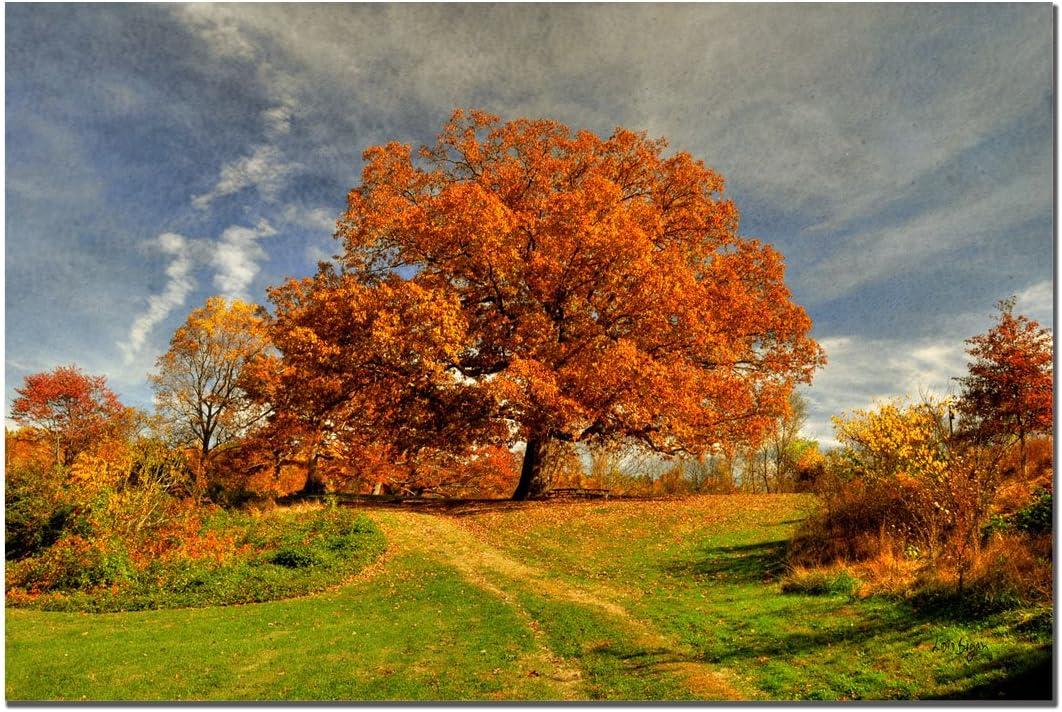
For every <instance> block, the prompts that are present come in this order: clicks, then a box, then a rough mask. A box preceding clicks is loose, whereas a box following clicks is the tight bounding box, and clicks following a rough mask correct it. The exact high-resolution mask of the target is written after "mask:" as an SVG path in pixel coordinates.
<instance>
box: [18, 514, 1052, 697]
mask: <svg viewBox="0 0 1062 712" xmlns="http://www.w3.org/2000/svg"><path fill="white" fill-rule="evenodd" d="M814 508H815V500H814V499H813V498H812V497H810V496H808V495H719V496H698V497H688V498H676V499H670V500H653V501H636V500H612V501H607V502H595V501H590V502H573V503H558V502H539V503H511V502H498V503H489V504H484V503H468V504H464V505H448V506H447V507H445V508H443V507H441V506H440V507H439V508H433V509H428V510H425V511H414V510H413V509H412V508H409V507H398V506H393V507H386V506H380V507H365V508H364V511H362V512H360V513H361V514H364V515H365V516H366V517H368V519H370V520H371V521H372V522H373V523H374V525H375V527H378V529H379V531H380V532H382V536H383V537H384V538H386V548H385V549H384V551H383V553H382V555H381V556H380V557H379V558H377V559H376V560H375V561H374V562H372V563H369V564H368V565H367V566H365V568H361V567H362V566H363V565H364V564H365V563H366V562H367V561H368V559H365V560H359V561H357V562H356V563H352V564H351V569H350V571H349V573H350V574H351V575H352V576H353V577H352V578H350V577H348V578H347V580H346V581H345V583H343V584H342V585H339V586H336V587H333V588H331V589H328V590H325V591H323V592H320V593H315V594H311V595H306V596H302V597H298V598H291V599H288V600H278V601H271V602H266V603H255V604H248V605H231V606H215V607H207V608H178V609H170V610H145V611H130V612H121V613H86V612H55V611H42V610H29V609H25V608H14V607H12V606H10V605H9V606H8V607H7V610H6V623H7V638H6V653H7V663H6V664H7V670H6V673H7V682H6V695H7V698H8V699H9V700H103V699H106V700H110V699H118V700H152V699H155V700H168V699H176V700H269V699H280V700H332V699H342V700H498V699H506V700H565V699H569V700H570V699H591V700H650V699H668V700H740V699H747V700H757V699H758V700H852V699H912V698H922V699H926V698H928V699H933V698H965V699H969V698H983V699H997V698H1010V699H1028V698H1036V699H1046V698H1050V696H1051V640H1052V617H1051V611H1050V609H1049V608H1023V609H1010V610H1008V611H1006V612H1003V613H999V614H995V615H990V616H979V617H976V618H970V619H964V618H962V617H957V616H956V614H955V613H954V612H952V613H951V614H945V613H941V612H939V611H936V610H934V609H933V608H932V607H928V606H925V605H922V606H916V605H915V604H914V603H912V602H910V601H905V600H902V599H899V598H888V597H882V596H869V597H864V598H860V597H858V596H853V595H851V594H850V593H847V592H844V591H843V590H836V591H834V592H829V591H830V590H831V589H829V588H828V587H827V589H826V591H827V592H826V593H822V594H816V595H812V594H809V593H786V592H783V585H782V579H783V575H784V573H785V564H784V556H785V548H786V544H787V541H788V539H789V538H790V537H791V535H792V534H793V532H794V530H795V528H796V527H797V526H798V525H799V524H800V522H801V521H802V520H803V519H804V518H805V517H806V516H807V515H808V514H809V513H810V512H811V511H813V509H814ZM311 568H312V567H311Z"/></svg>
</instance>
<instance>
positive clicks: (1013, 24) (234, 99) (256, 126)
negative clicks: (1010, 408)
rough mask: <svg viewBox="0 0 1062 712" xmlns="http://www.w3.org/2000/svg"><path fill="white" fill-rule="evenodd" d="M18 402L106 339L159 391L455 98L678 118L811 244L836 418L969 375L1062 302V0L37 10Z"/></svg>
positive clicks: (763, 233)
mask: <svg viewBox="0 0 1062 712" xmlns="http://www.w3.org/2000/svg"><path fill="white" fill-rule="evenodd" d="M5 12H6V20H5V21H6V66H7V73H6V106H7V110H6V136H5V138H6V156H7V159H6V162H7V165H6V176H7V179H6V208H7V211H6V224H5V226H6V242H5V244H6V248H5V250H6V252H5V255H6V260H7V271H6V303H7V309H6V344H7V346H6V351H7V352H6V360H5V366H6V368H5V372H6V389H7V390H6V395H7V399H8V403H10V400H11V397H12V394H13V389H14V388H15V387H17V386H18V385H19V384H20V383H21V380H22V378H23V377H24V376H25V375H26V374H28V373H32V372H36V371H40V370H45V369H50V368H52V367H54V366H56V365H59V364H63V363H69V362H76V363H78V364H80V365H82V366H83V367H84V368H86V369H87V370H89V371H91V372H95V373H103V374H105V375H107V377H108V379H109V382H110V383H111V385H112V387H114V388H115V390H117V391H118V392H119V394H120V395H121V396H122V397H123V399H124V400H125V401H126V402H127V403H130V404H135V405H141V406H147V405H149V404H150V399H151V393H150V389H149V388H148V386H147V381H146V374H147V372H148V371H149V370H150V369H151V367H152V364H153V362H154V360H155V359H156V358H157V357H158V355H159V354H160V353H161V352H162V351H163V350H164V349H165V347H166V343H167V341H168V339H169V336H170V334H171V333H172V332H173V329H174V328H175V327H176V326H177V325H178V324H179V323H180V322H181V321H182V320H183V319H184V317H185V316H187V314H188V312H189V311H190V310H191V309H193V308H195V307H196V306H198V305H199V304H201V303H202V302H203V300H204V299H205V298H206V297H207V296H209V295H211V294H216V293H220V294H227V295H230V296H242V297H245V298H250V299H252V300H255V301H260V302H261V301H264V299H265V287H266V286H267V285H270V284H276V283H278V282H279V281H280V280H282V279H283V278H284V277H285V276H287V275H295V276H302V275H306V274H309V273H311V272H312V271H313V268H314V264H315V263H316V261H317V260H318V259H320V258H322V257H325V256H327V255H329V254H331V253H333V252H335V251H336V247H335V245H334V244H333V241H332V239H331V232H332V225H333V222H334V219H335V217H336V216H337V215H338V214H339V212H340V211H341V210H342V208H343V205H344V201H345V195H346V192H347V190H348V189H349V188H351V187H352V186H354V185H355V184H356V183H357V178H358V175H359V172H360V168H361V159H360V156H361V152H362V150H363V149H364V148H365V147H367V146H370V145H374V144H378V143H382V142H385V141H388V140H391V139H398V140H401V141H406V142H411V143H414V144H420V143H423V142H426V141H428V140H430V139H431V138H432V137H433V135H434V133H435V132H436V131H437V130H438V128H439V127H440V125H441V124H442V123H443V121H444V120H445V119H446V118H447V117H448V115H449V114H450V112H451V111H452V110H453V108H455V107H458V106H460V107H479V108H484V109H487V110H490V111H492V112H494V113H498V114H501V115H502V116H504V117H509V118H511V117H516V116H545V117H549V118H555V119H558V120H560V121H563V122H565V123H567V124H569V125H571V126H573V127H578V128H588V129H591V130H594V131H597V132H599V133H602V134H607V133H609V132H610V131H611V129H612V128H613V127H615V126H617V125H622V126H625V127H628V128H633V129H646V130H648V131H649V132H650V134H653V135H663V136H666V137H668V139H669V140H670V142H671V146H672V147H673V148H674V149H676V150H686V151H689V152H691V153H693V154H694V155H695V156H698V157H701V158H704V159H705V160H706V161H707V162H708V164H709V165H711V166H712V167H714V168H715V169H716V170H718V171H720V172H721V173H722V174H723V175H724V176H725V177H726V178H727V180H728V186H727V192H728V194H729V195H730V197H731V198H732V199H733V200H734V201H735V202H736V204H737V205H738V207H739V209H740V210H741V212H742V232H743V233H744V234H746V235H748V236H754V237H758V238H761V239H764V240H767V241H769V242H771V243H773V244H774V245H776V246H777V247H778V248H779V249H780V250H781V251H782V252H783V253H784V254H785V255H786V257H787V263H788V266H789V267H788V278H787V281H788V283H789V284H790V286H791V287H792V289H793V291H794V293H795V296H796V298H797V300H798V301H799V302H800V303H802V304H803V305H805V306H806V307H807V309H808V311H809V312H810V314H811V316H812V318H813V319H814V321H815V332H814V333H815V335H816V337H817V338H818V339H819V340H820V342H821V343H822V344H823V345H824V346H825V347H826V350H827V353H828V356H829V358H830V364H829V366H827V367H826V369H825V370H824V371H822V372H821V373H820V374H819V376H818V378H817V379H816V382H815V384H814V385H813V386H812V387H811V388H809V389H807V391H806V395H807V397H808V399H809V402H810V405H811V419H810V422H809V425H808V432H809V433H810V434H812V435H814V436H817V437H820V438H823V439H828V437H829V434H830V427H829V423H828V420H829V416H830V415H832V414H834V413H837V412H839V411H842V410H846V409H850V408H857V407H863V406H865V405H867V404H868V403H870V402H871V401H872V400H873V399H875V398H880V397H886V396H890V395H894V394H898V393H903V392H909V393H914V394H917V392H918V390H920V389H921V390H934V391H938V392H941V391H944V390H946V389H947V388H948V387H949V385H948V384H949V379H950V378H951V377H952V376H954V375H958V374H960V373H961V372H962V371H963V369H964V364H965V359H964V355H963V344H962V341H963V339H964V338H966V337H969V336H972V335H973V334H976V333H979V332H981V331H983V330H984V329H985V328H986V327H987V326H988V325H989V323H990V319H991V314H992V310H993V305H994V303H995V302H996V300H998V299H1000V298H1002V297H1005V296H1007V295H1010V294H1016V295H1018V296H1019V310H1021V311H1023V312H1025V313H1027V314H1029V315H1031V316H1033V317H1034V318H1037V319H1039V320H1041V321H1042V322H1044V323H1045V324H1050V323H1051V321H1052V317H1053V309H1052V305H1053V300H1052V264H1053V249H1052V229H1053V227H1052V226H1053V219H1054V215H1053V184H1052V176H1053V167H1052V161H1053V155H1054V145H1053V125H1054V110H1055V108H1054V107H1055V96H1054V89H1053V81H1054V77H1053V46H1052V41H1053V37H1052V28H1053V23H1054V19H1053V14H1052V13H1053V10H1052V7H1051V6H1050V5H1048V4H1036V5H1032V4H1026V5H961V4H949V5H918V6H915V5H899V4H897V5H822V6H813V5H594V6H588V5H552V6H539V5H474V6H468V5H463V6H445V5H406V4H399V5H356V6H352V5H300V6H291V5H144V6H141V5H121V6H114V5H76V6H75V5H58V4H48V5H18V4H15V5H8V6H7V7H6V11H5Z"/></svg>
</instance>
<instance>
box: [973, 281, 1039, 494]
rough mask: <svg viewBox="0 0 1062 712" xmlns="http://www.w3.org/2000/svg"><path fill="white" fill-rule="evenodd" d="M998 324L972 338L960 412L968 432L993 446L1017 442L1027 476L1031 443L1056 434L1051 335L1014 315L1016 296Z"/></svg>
mask: <svg viewBox="0 0 1062 712" xmlns="http://www.w3.org/2000/svg"><path fill="white" fill-rule="evenodd" d="M997 306H998V308H999V317H998V319H997V321H996V324H995V326H993V327H992V328H991V329H989V330H988V331H987V332H985V333H984V334H981V335H979V336H975V337H973V338H971V339H968V340H967V342H966V343H967V344H968V347H969V348H968V349H967V353H968V354H969V355H970V358H971V361H970V363H969V367H968V368H969V375H967V376H965V377H962V378H960V379H958V380H959V382H960V383H961V385H962V394H961V398H960V400H959V411H960V413H962V415H963V416H964V421H965V426H964V430H965V431H966V432H967V433H969V434H971V435H973V436H975V437H977V438H979V439H982V440H984V441H987V442H998V441H1000V440H1009V441H1010V442H1014V440H1015V439H1016V440H1017V441H1018V445H1019V451H1020V458H1021V474H1022V476H1023V477H1024V476H1025V471H1026V453H1025V444H1026V439H1027V438H1028V437H1029V436H1030V435H1033V434H1039V433H1050V432H1051V429H1052V426H1053V423H1054V416H1053V410H1052V407H1053V400H1052V391H1053V386H1054V373H1053V365H1052V364H1053V357H1052V338H1051V334H1050V333H1049V332H1048V331H1047V330H1046V329H1044V328H1042V327H1041V326H1040V324H1038V323H1037V322H1036V321H1034V320H1032V319H1029V318H1028V317H1026V316H1022V315H1015V314H1014V298H1010V299H1005V300H1002V301H1000V302H999V303H998V305H997Z"/></svg>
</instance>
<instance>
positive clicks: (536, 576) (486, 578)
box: [372, 511, 742, 700]
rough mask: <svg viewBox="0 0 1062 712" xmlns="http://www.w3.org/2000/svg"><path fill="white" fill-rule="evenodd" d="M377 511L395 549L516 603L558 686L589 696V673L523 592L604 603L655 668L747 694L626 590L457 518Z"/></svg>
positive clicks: (710, 688) (718, 690)
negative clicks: (543, 564)
mask: <svg viewBox="0 0 1062 712" xmlns="http://www.w3.org/2000/svg"><path fill="white" fill-rule="evenodd" d="M372 516H373V517H374V518H375V519H376V520H377V521H378V522H379V524H380V526H381V527H382V528H383V529H384V533H385V534H386V535H387V539H388V547H389V548H390V547H394V548H395V549H396V553H401V552H402V551H410V552H418V553H426V554H428V555H431V556H434V557H437V558H440V559H442V560H443V561H445V562H446V563H447V564H449V565H450V566H453V567H454V568H456V569H457V570H458V571H460V572H461V574H462V575H463V576H465V578H466V579H467V580H469V581H470V582H472V583H473V584H474V585H476V586H479V587H480V588H482V589H484V590H486V591H488V592H490V593H492V594H494V595H495V596H497V597H498V598H500V599H501V600H503V601H505V602H506V603H507V604H508V605H510V606H511V607H512V608H513V609H514V610H515V611H516V612H517V613H518V615H520V616H521V618H523V619H524V620H525V621H526V623H527V626H528V628H529V629H530V630H531V632H532V634H533V636H534V640H535V643H536V646H537V647H538V649H539V658H540V660H542V661H544V662H546V663H547V664H548V667H549V669H550V672H549V673H548V675H549V677H550V678H551V679H552V680H554V681H555V682H557V683H558V685H557V688H558V692H559V693H560V694H561V695H562V696H563V697H564V698H566V699H580V698H582V699H585V697H586V695H585V689H584V688H583V685H582V683H583V682H584V681H583V680H582V679H581V678H582V674H581V671H580V670H579V668H578V667H576V666H574V665H573V664H572V663H571V662H570V661H568V660H566V659H565V658H563V657H562V656H560V655H558V654H557V653H556V652H555V651H554V650H553V649H552V648H551V647H550V645H549V643H548V641H547V637H546V635H545V633H544V632H543V630H542V624H541V623H540V622H539V621H538V620H536V619H535V617H534V616H532V615H531V613H530V612H529V611H528V610H527V608H526V607H525V606H524V605H523V604H522V603H521V602H520V595H521V594H522V593H523V594H526V593H531V594H534V595H538V596H542V597H545V598H547V599H550V600H553V601H558V602H563V603H571V604H576V605H579V606H583V607H586V608H590V609H596V610H597V611H598V612H600V613H603V614H605V615H606V616H608V617H610V618H612V619H614V620H616V621H618V622H619V623H621V624H622V627H623V629H624V630H625V631H627V632H628V633H629V636H630V641H629V642H631V643H633V644H635V645H637V646H639V647H641V648H643V649H645V650H648V651H652V653H653V659H654V662H653V663H652V664H651V667H652V669H653V671H654V672H659V673H661V674H667V675H672V676H675V677H676V678H677V679H679V680H680V681H681V682H682V684H683V686H684V687H685V688H686V689H687V690H688V691H689V692H690V694H691V696H693V697H695V698H697V699H716V700H718V699H727V700H729V699H740V698H741V697H742V695H741V693H740V692H738V690H737V689H736V688H735V686H734V684H733V682H732V679H733V676H732V675H731V674H730V673H729V672H728V671H726V670H721V669H718V668H715V667H713V666H711V665H708V664H705V663H703V662H700V661H697V660H696V659H694V658H695V656H694V655H693V654H692V652H691V651H690V650H687V649H686V648H685V647H684V646H682V645H681V644H678V643H676V642H675V641H673V640H672V639H670V638H669V637H667V636H665V635H664V634H662V633H661V632H660V631H659V630H657V629H656V628H654V627H653V626H652V625H651V624H649V623H648V622H646V621H644V620H642V619H640V618H637V617H636V616H634V615H632V614H631V612H630V611H629V610H627V609H626V608H625V607H624V606H623V605H621V604H620V603H619V601H620V600H622V593H621V592H620V591H618V590H616V589H614V588H612V587H610V586H608V585H606V584H602V583H597V582H592V583H591V582H587V583H585V584H582V585H573V584H572V583H571V582H569V581H563V580H560V579H559V578H557V577H555V576H552V575H551V574H550V573H549V572H548V571H545V570H543V569H541V568H538V567H535V566H531V565H529V564H526V563H524V562H521V561H518V560H517V559H514V558H512V557H511V556H509V555H508V554H506V553H505V552H503V551H500V550H499V549H497V548H495V547H493V546H491V545H490V544H488V543H487V542H485V541H483V540H482V539H480V538H478V537H477V536H476V535H475V534H474V533H473V532H471V531H470V530H468V529H467V528H465V527H463V526H461V524H459V523H458V522H457V521H456V520H454V519H453V518H452V517H447V516H444V515H437V514H427V513H414V512H402V511H390V512H373V514H372Z"/></svg>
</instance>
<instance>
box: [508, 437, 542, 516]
mask: <svg viewBox="0 0 1062 712" xmlns="http://www.w3.org/2000/svg"><path fill="white" fill-rule="evenodd" d="M545 445H546V439H545V438H543V437H541V436H539V435H532V436H531V437H529V438H528V439H527V446H526V447H525V448H524V463H523V465H522V466H521V467H520V482H519V483H518V484H517V485H516V491H515V492H513V499H514V500H516V501H523V500H525V499H531V498H533V497H537V496H538V495H540V494H542V478H541V474H542V459H543V458H542V455H543V452H542V451H543V449H544V447H545Z"/></svg>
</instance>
